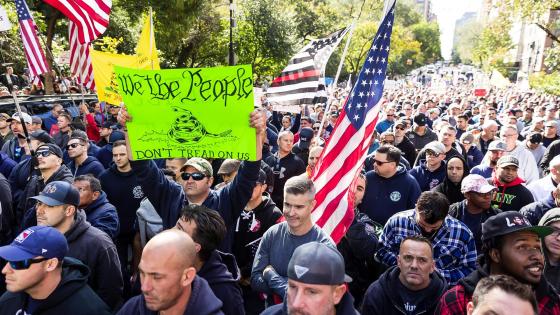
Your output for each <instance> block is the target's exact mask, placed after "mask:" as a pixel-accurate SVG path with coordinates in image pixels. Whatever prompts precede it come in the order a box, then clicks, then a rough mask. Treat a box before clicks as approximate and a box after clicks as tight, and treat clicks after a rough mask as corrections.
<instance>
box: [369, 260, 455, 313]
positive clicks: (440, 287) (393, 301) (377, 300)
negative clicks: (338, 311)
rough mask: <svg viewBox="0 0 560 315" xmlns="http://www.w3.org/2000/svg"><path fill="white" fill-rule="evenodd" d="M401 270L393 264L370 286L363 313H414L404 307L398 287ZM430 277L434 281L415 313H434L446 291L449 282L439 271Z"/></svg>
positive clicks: (426, 290)
mask: <svg viewBox="0 0 560 315" xmlns="http://www.w3.org/2000/svg"><path fill="white" fill-rule="evenodd" d="M400 272H401V271H400V269H399V268H398V267H397V266H393V267H391V268H390V269H388V270H387V271H386V272H385V273H383V274H382V275H381V277H380V278H379V279H378V280H377V281H375V282H374V283H373V284H372V285H371V286H370V287H369V288H368V290H367V292H366V296H365V297H364V303H363V304H362V308H361V312H362V314H368V315H377V314H378V315H393V314H395V315H396V314H405V315H408V314H412V313H411V312H406V311H405V310H404V309H403V307H404V305H403V304H404V303H403V301H402V299H401V294H400V293H399V287H398V284H399V283H400V280H399V274H400ZM430 278H431V279H432V281H431V282H430V284H429V285H428V287H427V288H426V289H425V293H426V296H425V299H423V301H421V302H420V303H419V304H418V305H416V309H415V310H414V311H413V312H414V313H413V314H427V315H428V314H434V311H435V309H436V306H437V304H438V301H439V298H440V297H441V296H442V295H443V293H444V292H445V288H446V286H447V283H446V282H445V279H444V278H443V277H442V276H441V275H440V274H439V273H438V272H437V271H434V272H433V273H432V275H431V276H430Z"/></svg>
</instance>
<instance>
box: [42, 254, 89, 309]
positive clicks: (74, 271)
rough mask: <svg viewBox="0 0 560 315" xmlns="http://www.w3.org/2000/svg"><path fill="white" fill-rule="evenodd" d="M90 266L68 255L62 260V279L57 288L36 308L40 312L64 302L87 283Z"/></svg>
mask: <svg viewBox="0 0 560 315" xmlns="http://www.w3.org/2000/svg"><path fill="white" fill-rule="evenodd" d="M88 277H89V268H88V267H87V266H86V265H84V264H82V263H81V262H80V261H79V260H77V259H75V258H70V257H66V258H64V260H63V262H62V279H61V281H60V283H59V284H58V286H57V287H56V289H55V290H54V291H53V292H52V293H51V295H49V297H48V298H47V299H45V300H44V302H43V303H41V305H40V306H39V308H38V309H37V310H36V313H40V310H42V309H50V308H52V307H53V306H56V305H58V304H61V303H64V301H65V300H66V299H67V298H68V297H69V296H71V295H72V294H74V293H76V291H78V290H79V289H81V288H82V287H83V286H85V285H87V280H88Z"/></svg>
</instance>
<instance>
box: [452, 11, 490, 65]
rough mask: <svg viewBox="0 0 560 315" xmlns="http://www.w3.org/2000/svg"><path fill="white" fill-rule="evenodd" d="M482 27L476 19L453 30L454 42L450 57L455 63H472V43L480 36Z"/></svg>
mask: <svg viewBox="0 0 560 315" xmlns="http://www.w3.org/2000/svg"><path fill="white" fill-rule="evenodd" d="M481 29H483V26H482V24H480V22H478V21H477V20H476V19H473V20H471V21H468V22H467V23H465V24H463V25H461V26H460V27H458V28H457V29H456V30H455V36H456V39H455V43H454V47H453V53H454V54H452V59H453V57H455V58H456V59H454V63H455V64H459V63H464V64H472V63H473V62H474V60H473V47H474V43H476V41H477V40H478V39H479V38H480V30H481Z"/></svg>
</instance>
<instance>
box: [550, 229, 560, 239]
mask: <svg viewBox="0 0 560 315" xmlns="http://www.w3.org/2000/svg"><path fill="white" fill-rule="evenodd" d="M549 235H550V236H552V237H554V238H558V236H560V231H558V230H556V231H554V232H552V233H550V234H549Z"/></svg>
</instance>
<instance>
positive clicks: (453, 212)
mask: <svg viewBox="0 0 560 315" xmlns="http://www.w3.org/2000/svg"><path fill="white" fill-rule="evenodd" d="M465 212H467V200H463V201H459V202H456V203H453V204H451V205H450V206H449V212H448V214H449V215H450V216H451V217H454V218H455V219H457V220H459V221H461V222H463V223H465V221H467V220H465ZM500 212H502V210H500V209H498V208H493V207H490V209H487V210H486V211H484V212H482V214H481V216H480V224H479V225H477V226H476V228H475V227H473V226H469V225H467V226H468V228H469V230H471V232H472V233H473V236H474V241H475V243H476V250H477V252H478V253H482V223H484V222H486V220H488V219H489V218H490V217H493V216H495V215H496V214H498V213H500ZM537 223H538V222H537ZM465 224H467V223H465ZM535 225H537V224H535Z"/></svg>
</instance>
